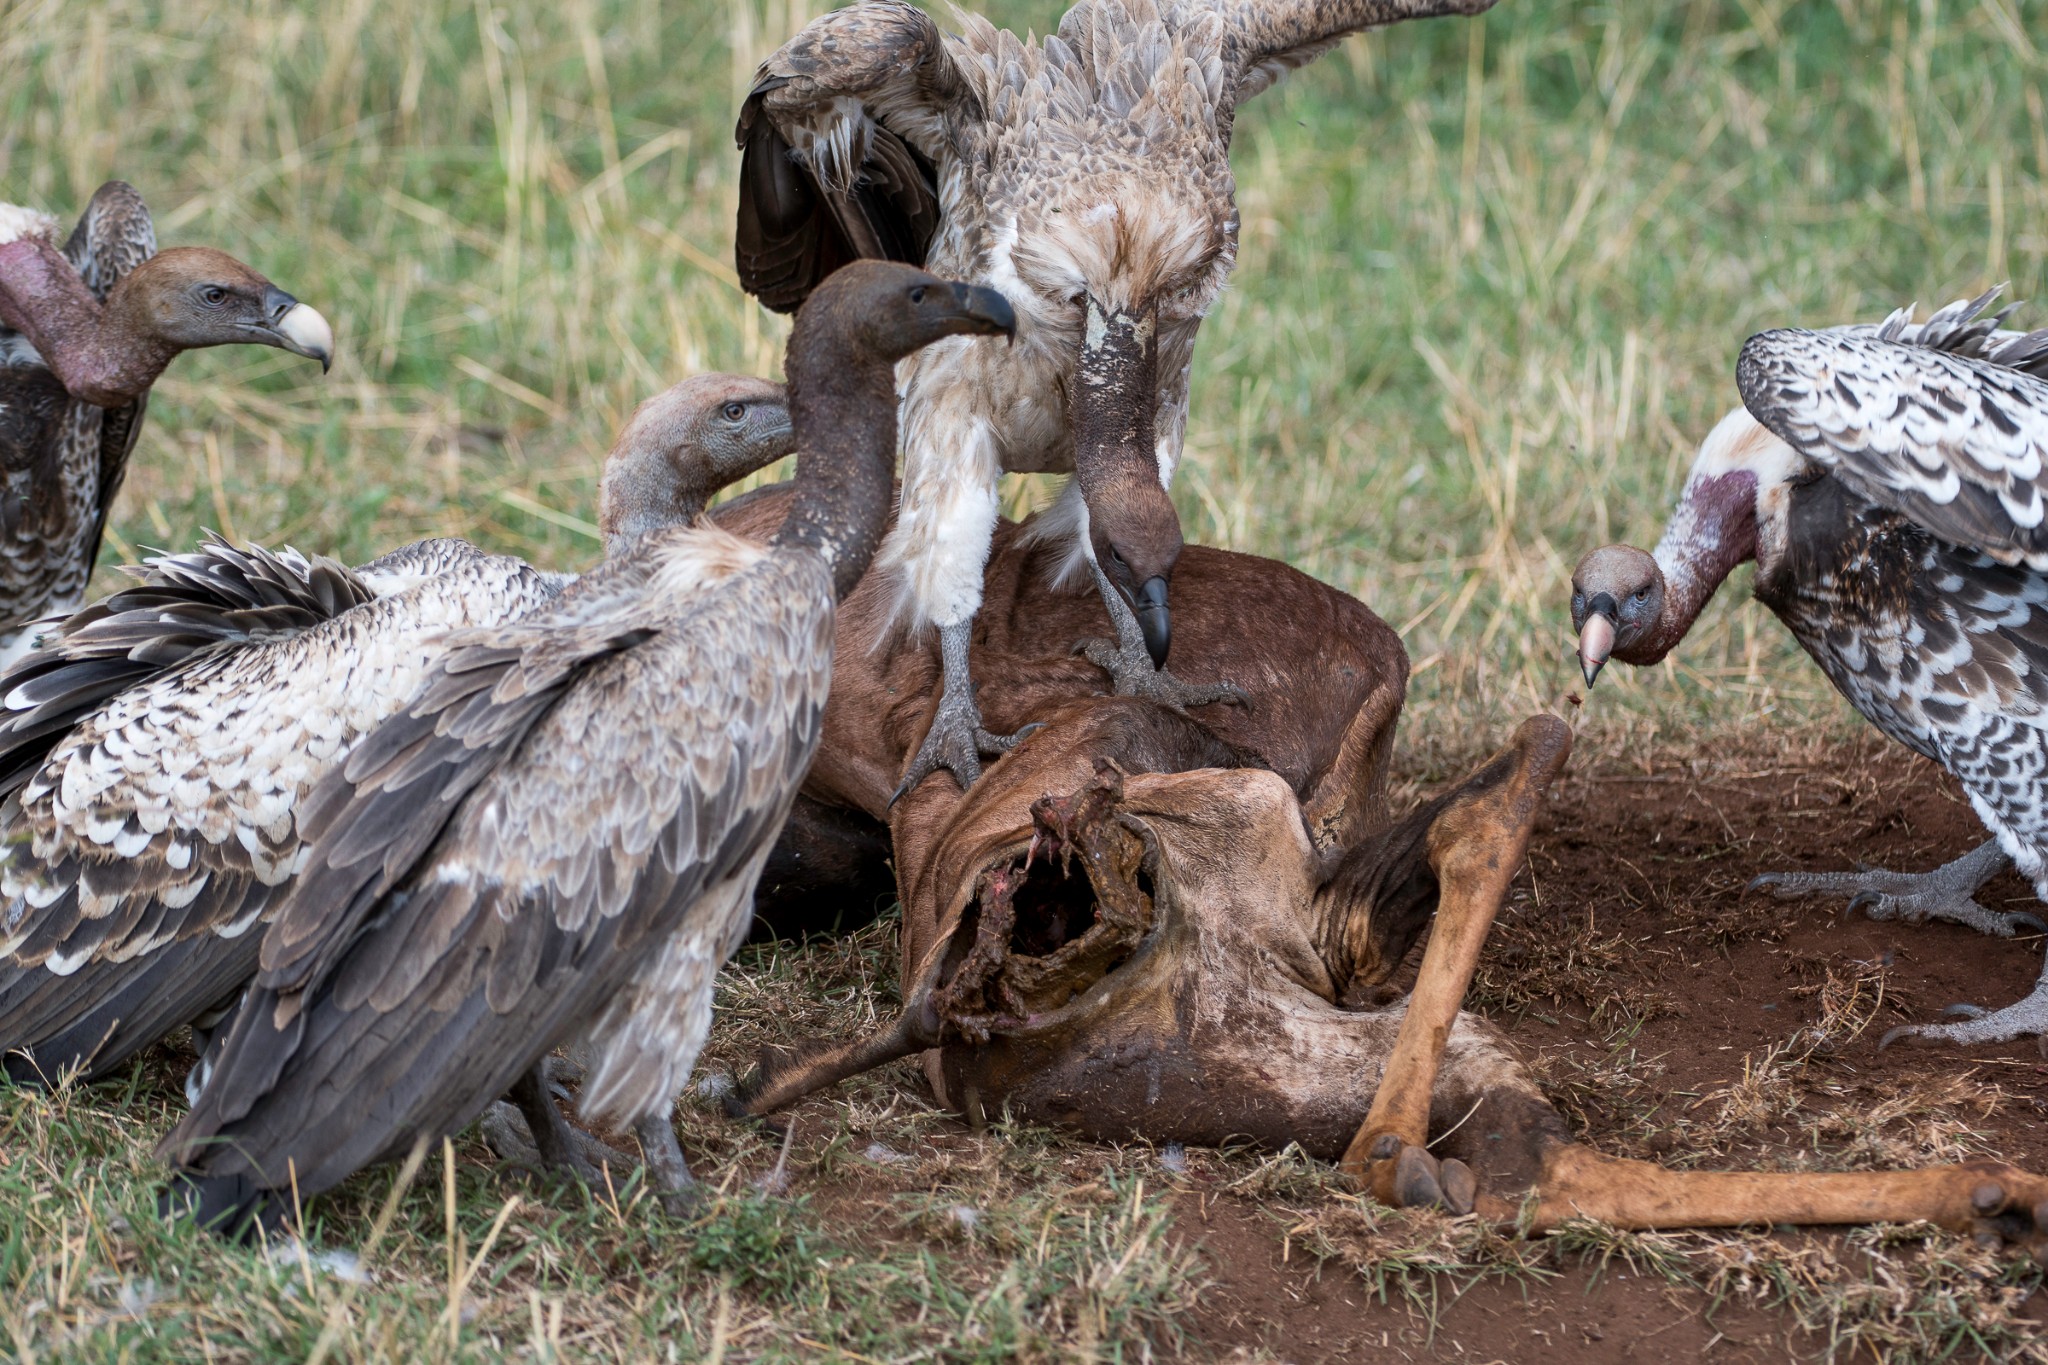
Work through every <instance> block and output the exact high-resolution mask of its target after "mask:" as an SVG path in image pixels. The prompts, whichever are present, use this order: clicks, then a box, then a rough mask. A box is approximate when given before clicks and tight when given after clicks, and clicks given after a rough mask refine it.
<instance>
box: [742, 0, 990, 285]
mask: <svg viewBox="0 0 2048 1365" xmlns="http://www.w3.org/2000/svg"><path fill="white" fill-rule="evenodd" d="M980 117H981V109H980V100H979V98H978V97H977V96H976V95H975V94H974V93H973V92H972V90H971V89H970V87H969V85H968V83H967V81H966V80H965V79H963V77H962V74H961V71H960V69H959V67H958V66H957V65H956V64H955V62H954V59H953V56H952V54H951V53H950V52H949V51H948V49H947V39H946V36H945V35H944V34H942V33H941V32H940V31H939V27H938V25H937V24H935V23H933V22H932V20H931V17H930V16H929V15H927V14H925V13H924V12H923V11H922V10H919V9H917V8H916V7H914V6H912V5H909V4H905V3H903V2H902V0H862V2H861V3H859V4H854V5H849V6H848V7H847V8H845V9H841V10H835V11H833V12H832V13H830V14H827V15H825V16H824V17H823V18H821V19H819V20H817V21H816V22H814V23H812V24H810V25H808V26H807V27H805V29H804V30H803V31H802V32H801V33H799V34H797V35H796V37H794V38H792V39H791V40H790V41H789V42H787V43H785V44H784V45H783V46H782V47H781V48H780V49H779V50H777V51H776V52H775V54H774V55H772V56H771V57H769V58H768V60H767V61H765V62H763V63H762V64H761V69H760V71H759V72H758V73H756V75H755V77H754V87H753V89H752V90H750V91H749V92H748V93H747V99H746V103H745V104H744V105H742V106H741V108H740V118H739V127H738V128H737V129H736V130H735V133H734V136H735V138H736V139H737V141H738V143H739V146H740V148H741V153H742V154H741V159H740V204H739V222H738V230H737V233H736V234H735V237H734V244H733V250H734V259H735V263H736V264H737V265H738V267H739V275H740V283H741V284H742V285H743V286H744V287H745V289H746V290H747V292H748V293H750V294H753V295H754V296H756V297H757V298H759V299H760V300H761V302H762V303H763V304H764V305H766V306H767V307H769V308H772V309H774V310H776V311H777V312H782V313H789V312H794V311H796V308H797V306H798V305H800V304H801V303H802V302H803V301H804V299H805V298H807V297H809V295H810V292H811V290H812V289H813V288H815V287H816V286H817V284H818V282H819V281H821V280H823V279H824V278H825V277H826V276H827V275H829V274H831V273H832V272H833V271H834V270H837V269H838V268H839V267H840V266H842V265H845V264H846V263H847V262H848V261H852V260H858V259H861V258H865V257H871V258H879V259H882V260H891V261H904V262H907V263H908V264H911V265H923V264H924V260H925V255H926V252H927V251H928V250H929V249H930V247H931V241H932V237H933V235H934V234H935V233H936V232H937V231H938V227H939V218H940V205H939V192H938V171H937V167H938V166H939V165H940V164H941V163H943V162H944V161H945V160H946V159H948V158H949V157H950V156H951V155H952V154H953V153H954V151H955V149H954V148H953V146H952V145H951V141H950V138H951V134H950V131H949V130H950V128H952V127H954V126H957V124H958V123H959V122H961V121H978V120H979V119H980Z"/></svg>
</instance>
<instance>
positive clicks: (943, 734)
mask: <svg viewBox="0 0 2048 1365" xmlns="http://www.w3.org/2000/svg"><path fill="white" fill-rule="evenodd" d="M973 632H974V623H973V622H972V621H962V622H959V623H958V624H956V625H950V626H940V627H939V664H940V667H941V669H942V678H941V683H940V689H939V709H938V710H937V711H936V712H934V713H933V715H932V723H931V728H930V729H928V730H926V731H925V732H924V742H923V743H921V744H919V745H918V746H917V752H916V753H915V754H913V755H912V756H911V759H910V766H909V767H907V768H905V769H904V771H903V781H902V783H901V784H900V785H898V786H897V788H896V792H895V795H893V796H891V797H890V798H889V804H890V805H892V806H893V805H895V804H896V803H897V802H898V801H901V800H902V799H903V796H904V794H905V793H906V792H908V791H910V790H911V789H912V788H913V787H915V786H917V784H918V783H920V782H922V781H924V780H925V779H926V778H927V777H930V776H931V775H932V774H933V773H935V772H937V771H938V770H939V769H941V768H944V769H945V770H946V771H947V772H949V773H951V774H953V780H954V781H956V782H958V783H959V784H960V790H961V791H963V792H964V791H966V790H967V789H968V788H969V787H971V786H973V785H974V784H975V783H976V782H978V781H980V780H981V760H982V759H983V758H984V757H989V758H992V757H994V756H996V755H997V754H1005V753H1008V752H1009V751H1010V750H1011V749H1014V748H1015V747H1016V746H1017V741H1018V740H1020V739H1022V738H1024V736H1025V735H1027V734H1029V733H1031V731H1033V730H1035V729H1037V728H1038V727H1037V726H1035V725H1027V726H1025V727H1024V728H1023V729H1022V730H1019V731H1018V732H1017V733H1016V734H1014V735H996V734H991V733H989V732H988V731H987V730H985V729H983V728H982V724H981V707H980V706H978V705H976V703H975V700H974V679H973V677H972V676H971V675H970V673H969V672H968V668H967V646H968V644H969V643H970V641H971V639H972V637H973Z"/></svg>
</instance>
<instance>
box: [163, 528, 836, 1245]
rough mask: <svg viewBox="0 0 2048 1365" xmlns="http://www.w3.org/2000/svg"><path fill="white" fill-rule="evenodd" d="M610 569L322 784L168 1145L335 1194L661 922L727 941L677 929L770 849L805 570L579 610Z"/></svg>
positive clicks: (536, 1046)
mask: <svg viewBox="0 0 2048 1365" xmlns="http://www.w3.org/2000/svg"><path fill="white" fill-rule="evenodd" d="M700 534H701V533H700ZM792 560H794V561H795V562H791V561H792ZM621 568H631V569H633V570H634V571H635V574H634V576H644V570H645V565H644V563H643V564H640V565H628V566H619V565H614V566H607V569H605V570H600V571H599V572H600V573H601V574H603V575H604V576H605V578H606V579H607V580H608V583H604V584H597V585H593V584H592V583H591V580H590V579H585V580H583V583H582V584H581V585H579V588H578V589H575V590H572V593H571V594H570V595H565V597H564V600H563V602H562V603H561V604H560V606H559V607H558V608H557V609H556V610H555V611H554V612H551V613H550V614H549V617H550V619H547V620H542V621H534V622H530V623H522V625H521V627H519V628H515V629H511V630H506V631H501V632H495V633H492V634H490V635H488V636H482V637H480V638H478V639H476V640H475V642H474V643H471V644H469V645H466V646H465V647H463V648H462V649H460V650H458V651H457V652H455V653H453V654H451V655H450V656H449V657H448V658H447V659H446V660H445V661H444V663H443V664H442V665H441V666H440V667H438V668H437V669H436V670H435V671H434V674H433V676H432V677H431V678H430V679H429V680H428V682H427V685H426V686H425V687H424V689H423V690H422V691H421V693H420V694H419V696H418V698H417V699H416V700H415V701H414V703H413V704H412V705H411V706H409V707H408V708H407V709H406V710H405V711H404V712H403V713H401V714H400V715H398V716H397V717H395V718H394V719H393V720H392V721H391V722H390V723H389V724H387V725H386V726H384V727H383V728H382V729H380V730H379V731H378V732H377V734H376V735H375V736H373V737H372V738H371V739H370V740H368V741H366V742H365V743H364V745H363V746H362V747H361V748H359V749H358V750H357V751H356V752H355V754H353V755H351V757H350V759H349V761H348V763H347V764H346V765H345V766H344V768H342V769H341V770H339V771H338V772H336V773H335V774H334V776H333V777H331V778H330V779H329V780H328V781H327V782H326V783H325V784H324V785H323V786H322V787H321V789H320V790H319V792H318V793H317V795H316V797H315V799H314V801H313V802H312V803H310V805H309V811H308V825H309V828H310V829H311V830H312V831H314V832H315V833H316V835H317V838H316V842H315V845H314V848H313V852H312V855H311V858H310V861H309V863H308V866H307V869H306V872H305V873H304V875H303V878H302V880H301V881H300V882H299V883H298V885H297V886H296V887H295V888H294V891H293V894H292V897H291V900H290V902H289V903H288V905H287V906H286V907H285V909H284V911H283V912H282V913H281V914H280V916H279V918H278V920H277V923H276V924H275V925H274V926H273V927H272V929H271V930H270V932H269V934H268V935H267V936H266V940H265V943H264V947H263V971H262V972H261V973H260V974H259V976H258V977H257V979H256V983H255V987H254V988H253V989H252V991H251V994H250V995H249V996H248V997H247V998H246V999H245V1000H244V1002H243V1006H242V1008H241V1009H240V1010H239V1011H238V1012H237V1014H236V1018H235V1022H234V1024H233V1025H232V1028H231V1031H230V1033H229V1035H228V1039H227V1042H226V1045H225V1047H224V1048H223V1049H222V1052H221V1053H220V1057H219V1061H218V1064H217V1066H216V1069H215V1071H214V1074H213V1076H212V1078H211V1079H210V1080H209V1081H208V1082H207V1085H206V1087H205V1089H204V1091H203V1092H202V1093H201V1095H200V1099H199V1103H198V1104H197V1105H196V1106H195V1107H194V1109H193V1112H192V1114H191V1115H190V1116H189V1117H188V1118H187V1119H186V1121H185V1122H184V1123H183V1124H181V1125H180V1127H179V1128H178V1130H177V1131H176V1132H174V1133H173V1134H172V1135H171V1136H170V1137H169V1138H168V1139H167V1140H166V1144H165V1146H166V1149H167V1151H169V1152H170V1153H172V1154H173V1159H174V1160H183V1161H185V1162H187V1163H191V1164H192V1165H194V1166H197V1167H198V1168H200V1169H199V1171H198V1172H197V1174H199V1175H200V1176H202V1177H203V1178H204V1179H205V1180H208V1181H215V1180H230V1179H232V1178H234V1177H236V1176H237V1175H238V1174H242V1173H253V1174H255V1175H256V1176H258V1177H260V1178H262V1179H266V1180H268V1181H270V1182H272V1183H275V1182H277V1181H278V1180H280V1179H281V1178H282V1177H283V1176H284V1174H285V1171H286V1169H287V1163H289V1166H290V1169H292V1170H294V1171H295V1172H296V1179H297V1182H298V1186H299V1188H300V1189H301V1190H306V1191H317V1190H320V1189H324V1188H327V1187H328V1186H330V1185H332V1184H333V1183H335V1182H336V1181H338V1180H340V1179H341V1178H343V1177H345V1176H346V1175H347V1174H348V1173H349V1172H351V1171H353V1170H355V1169H357V1168H359V1167H361V1166H362V1165H365V1164H367V1163H368V1162H370V1161H372V1160H375V1159H377V1158H378V1157H379V1156H384V1155H390V1154H393V1153H395V1152H398V1151H403V1150H404V1149H405V1147H406V1146H407V1144H408V1143H409V1142H410V1141H411V1140H412V1139H413V1138H414V1136H416V1135H422V1134H424V1135H435V1134H439V1133H446V1132H452V1131H454V1130H455V1129H456V1128H459V1127H460V1126H461V1125H462V1124H463V1123H466V1122H468V1121H469V1119H470V1118H472V1117H474V1116H475V1114H476V1113H478V1112H480V1111H481V1109H482V1108H483V1106H484V1105H485V1104H487V1103H488V1102H489V1101H490V1100H492V1099H493V1098H495V1097H496V1096H497V1095H498V1094H500V1093H501V1092H502V1091H503V1090H504V1089H505V1087H506V1086H507V1085H509V1084H510V1083H511V1082H512V1081H513V1080H514V1079H516V1078H517V1077H518V1076H519V1075H520V1074H521V1073H523V1072H524V1071H525V1070H526V1069H528V1068H529V1067H530V1066H531V1065H532V1063H533V1062H534V1060H535V1059H536V1058H537V1057H539V1056H541V1055H542V1054H544V1053H545V1052H546V1051H547V1049H548V1048H550V1047H552V1046H554V1045H555V1044H556V1043H557V1042H559V1041H560V1040H561V1039H562V1037H563V1036H565V1034H566V1033H567V1032H568V1030H569V1029H570V1028H572V1027H573V1026H575V1025H577V1024H579V1023H582V1022H584V1021H587V1020H588V1019H590V1018H591V1017H592V1016H593V1015H596V1014H597V1013H599V1012H600V1010H602V1009H603V1008H604V1007H605V1005H606V1004H607V1003H608V1002H609V1001H611V1000H612V998H613V997H615V996H616V995H618V993H619V992H620V991H622V990H624V989H626V988H627V987H628V985H629V983H631V982H632V981H633V979H634V978H635V974H636V972H637V971H638V970H639V969H640V967H641V966H642V964H643V963H644V962H646V961H648V960H650V959H654V958H657V957H659V956H660V955H661V954H662V950H663V949H664V946H665V945H666V944H668V943H669V942H670V941H671V940H672V938H673V937H674V936H675V935H678V934H690V933H693V932H699V933H706V934H710V935H711V936H712V937H716V938H720V939H723V937H724V932H723V931H724V929H726V928H728V927H729V926H718V929H719V932H718V933H716V934H712V930H713V926H707V925H702V924H696V923H694V922H693V919H692V917H693V915H694V914H695V913H696V911H697V907H698V906H699V903H700V902H701V901H702V900H703V898H704V896H705V893H706V891H707V890H708V889H710V888H712V887H714V886H717V885H718V884H719V883H721V882H723V881H727V880H730V879H731V878H733V877H734V876H736V875H739V874H741V873H742V871H743V869H745V868H746V867H747V866H749V865H750V864H752V863H755V862H757V861H758V857H759V854H760V852H761V851H762V850H763V849H764V848H765V847H766V846H767V845H768V844H769V843H770V842H772V840H773V839H774V836H775V833H776V831H777V830H778V829H779V828H780V825H781V823H782V820H783V819H784V817H785V816H786V814H787V811H788V806H789V802H790V799H791V798H792V797H793V795H794V793H795V791H796V788H797V786H798V785H799V784H800V782H801V781H802V778H803V773H804V770H805V769H806V767H807V766H808V764H809V761H810V758H811V755H812V753H813V751H814V750H815V747H816V743H817V738H818V733H819V728H820V726H821V724H822V716H823V707H824V700H825V692H826V684H827V680H828V674H829V669H830V655H831V613H830V612H829V611H821V610H819V609H818V608H817V607H816V606H815V605H811V606H806V605H805V604H815V603H818V602H820V601H822V600H824V599H825V596H826V592H827V585H826V583H825V582H824V580H823V576H822V575H823V570H822V566H821V565H819V564H818V563H817V562H816V561H814V560H811V559H810V558H809V557H808V556H804V557H786V558H772V557H771V558H770V559H768V560H767V561H766V562H763V563H761V564H759V565H758V566H757V567H755V568H752V569H749V570H746V571H743V573H742V574H741V575H740V577H739V579H738V580H737V581H735V582H731V583H730V584H729V586H728V588H727V589H726V590H712V591H708V592H706V593H705V594H704V595H703V597H702V598H701V599H698V600H696V601H693V602H691V603H688V604H685V605H681V606H680V608H679V609H678V608H677V607H676V606H675V605H674V604H671V606H670V607H669V609H667V610H665V611H662V612H659V613H657V612H654V611H648V610H641V609H637V608H636V609H631V610H628V611H624V612H620V613H618V614H617V615H616V616H614V617H612V618H611V619H609V620H607V621H601V622H600V621H592V620H591V619H590V617H591V616H592V615H593V614H594V613H591V612H590V611H588V610H587V608H588V606H589V604H590V599H591V598H592V597H593V596H597V595H598V593H595V592H592V591H591V589H592V587H593V586H594V587H596V588H597V589H599V591H600V592H608V591H609V590H610V588H611V587H613V586H616V585H617V584H618V583H620V582H621V580H623V579H625V578H627V577H628V576H629V575H628V574H626V573H622V572H614V570H615V569H621ZM646 591H647V585H646V584H645V583H643V584H641V585H640V588H639V593H645V592H646ZM654 591H655V592H656V593H659V592H661V591H662V589H661V588H660V586H659V585H658V584H657V585H656V586H655V587H654ZM632 595H638V594H632ZM621 596H622V597H625V596H628V595H627V594H622V595H621ZM579 618H580V619H579ZM744 925H745V920H744V917H742V919H741V922H740V925H739V926H738V927H739V930H740V932H742V933H743V932H744ZM733 946H735V944H734V943H733V942H730V941H718V942H715V943H708V944H707V955H710V954H715V956H716V957H717V958H718V959H720V960H722V958H723V956H724V954H725V953H726V952H728V951H730V949H731V948H732V947H733ZM706 984H707V985H708V979H707V983H706ZM215 1139H218V1141H215ZM204 1216H205V1213H204V1211H202V1217H204Z"/></svg>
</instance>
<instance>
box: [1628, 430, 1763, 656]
mask: <svg viewBox="0 0 2048 1365" xmlns="http://www.w3.org/2000/svg"><path fill="white" fill-rule="evenodd" d="M1756 492H1757V480H1756V475H1755V474H1754V473H1752V472H1750V471H1749V470H1747V469H1738V470H1733V471H1731V472H1729V473H1726V474H1715V475H1698V474H1695V475H1694V476H1693V477H1692V478H1691V479H1689V480H1687V482H1686V485H1685V492H1684V493H1683V494H1681V495H1680V497H1679V500H1678V507H1677V509H1676V510H1675V511H1673V512H1672V514H1671V521H1670V523H1669V524H1668V525H1667V526H1666V527H1665V528H1664V538H1663V539H1662V540H1660V541H1658V542H1657V550H1656V560H1657V567H1658V568H1659V569H1661V570H1662V571H1663V573H1664V610H1663V612H1662V613H1660V614H1659V615H1658V617H1657V625H1656V628H1655V629H1654V630H1652V631H1650V632H1649V633H1648V634H1647V635H1644V636H1643V637H1642V638H1641V639H1640V640H1638V641H1636V642H1635V644H1634V645H1633V646H1632V647H1631V648H1630V649H1629V651H1628V654H1627V657H1625V658H1623V656H1622V653H1621V651H1620V650H1616V651H1615V657H1616V658H1620V659H1622V662H1624V663H1630V664H1653V663H1656V662H1658V661H1659V660H1661V659H1662V658H1663V657H1664V656H1665V655H1666V654H1668V653H1670V652H1671V649H1672V647H1673V646H1674V645H1676V644H1677V643H1678V642H1679V641H1680V640H1683V639H1684V638H1685V637H1686V633H1687V632H1688V631H1690V630H1691V629H1692V626H1693V622H1695V621H1697V620H1699V617H1700V612H1702V611H1703V610H1705V609H1706V605H1707V603H1708V601H1709V600H1711V599H1712V598H1713V596H1714V594H1715V592H1717V591H1718V590H1719V589H1720V587H1721V584H1722V583H1723V582H1725V581H1726V580H1727V578H1728V575H1729V574H1731V573H1733V572H1734V571H1735V566H1736V565H1738V564H1740V563H1742V562H1743V561H1744V560H1748V559H1754V558H1756Z"/></svg>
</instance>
